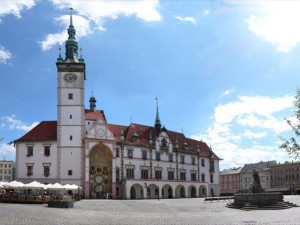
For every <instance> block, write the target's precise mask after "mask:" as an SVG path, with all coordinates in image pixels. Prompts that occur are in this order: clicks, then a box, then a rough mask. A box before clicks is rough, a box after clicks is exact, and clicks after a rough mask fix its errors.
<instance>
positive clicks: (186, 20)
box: [175, 16, 196, 24]
mask: <svg viewBox="0 0 300 225" xmlns="http://www.w3.org/2000/svg"><path fill="white" fill-rule="evenodd" d="M175 18H176V19H178V20H179V21H185V22H192V23H193V24H196V20H195V19H194V18H193V17H181V16H175Z"/></svg>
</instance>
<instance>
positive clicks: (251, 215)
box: [0, 196, 300, 225]
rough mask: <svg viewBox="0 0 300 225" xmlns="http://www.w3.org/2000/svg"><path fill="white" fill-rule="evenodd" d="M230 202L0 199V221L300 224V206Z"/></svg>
mask: <svg viewBox="0 0 300 225" xmlns="http://www.w3.org/2000/svg"><path fill="white" fill-rule="evenodd" d="M285 200H286V201H290V202H293V203H296V204H298V205H300V196H285ZM226 203H228V201H219V202H213V203H210V202H204V199H203V198H195V199H169V200H166V199H160V200H159V201H157V200H128V201H122V200H83V201H80V202H76V203H75V205H74V208H72V209H56V208H48V207H47V205H29V204H28V205H26V204H7V203H0V225H8V224H10V225H19V224H20V225H21V224H22V225H23V224H26V225H27V224H28V225H69V224H75V225H77V224H78V225H79V224H87V225H92V224H139V225H142V224H159V225H161V224H178V225H179V224H180V225H192V224H203V225H214V224H220V225H226V224H228V225H239V224H243V225H258V224H259V225H260V224H264V225H265V224H276V225H285V224H295V225H296V224H297V225H299V224H300V208H291V209H284V210H256V211H242V210H238V209H229V208H226V207H225V205H226Z"/></svg>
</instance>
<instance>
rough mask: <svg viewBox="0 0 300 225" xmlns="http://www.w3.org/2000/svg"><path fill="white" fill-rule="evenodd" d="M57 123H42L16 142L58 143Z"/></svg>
mask: <svg viewBox="0 0 300 225" xmlns="http://www.w3.org/2000/svg"><path fill="white" fill-rule="evenodd" d="M56 140H57V121H42V122H40V123H39V124H38V125H37V126H35V127H34V128H33V129H32V130H30V131H29V132H28V133H27V134H25V135H24V136H23V137H21V138H19V139H17V140H15V142H21V141H56Z"/></svg>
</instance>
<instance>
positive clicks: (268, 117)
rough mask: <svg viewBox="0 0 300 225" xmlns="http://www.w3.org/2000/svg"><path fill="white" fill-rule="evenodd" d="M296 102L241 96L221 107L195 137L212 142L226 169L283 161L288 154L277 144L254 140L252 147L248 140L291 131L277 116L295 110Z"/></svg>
mask: <svg viewBox="0 0 300 225" xmlns="http://www.w3.org/2000/svg"><path fill="white" fill-rule="evenodd" d="M293 101H294V97H291V96H288V95H286V96H283V97H278V98H270V97H262V96H254V97H249V96H240V97H238V100H237V101H234V102H229V103H227V104H224V105H221V104H220V105H218V106H217V107H216V108H215V111H214V114H213V117H212V119H213V122H212V124H211V125H210V126H209V127H208V129H207V130H206V132H202V133H200V134H195V135H193V136H192V138H195V139H198V140H204V141H205V142H207V143H209V142H210V141H211V143H212V146H213V150H214V151H215V152H216V153H217V155H218V156H219V157H220V158H223V159H224V161H222V164H221V166H222V167H223V168H229V167H233V166H243V165H244V164H245V163H250V162H252V163H253V162H258V161H262V160H272V159H277V160H279V161H280V160H281V161H284V160H286V158H287V157H288V155H287V153H286V152H285V151H283V150H281V149H280V150H279V149H278V143H273V144H272V143H271V144H270V143H269V144H268V146H266V145H264V144H262V145H260V144H259V143H258V142H257V141H255V142H253V143H252V144H251V143H250V144H249V139H259V138H263V137H266V136H267V135H268V134H272V135H274V132H277V133H280V132H283V131H286V130H290V127H289V126H288V125H287V123H286V121H284V120H283V118H279V117H276V116H275V115H274V113H278V112H281V111H283V110H286V109H289V108H291V107H293ZM249 128H256V129H259V130H260V132H257V133H254V132H253V131H251V129H249ZM241 130H242V131H241ZM261 130H263V131H261ZM269 145H270V146H269ZM272 145H274V146H272ZM245 146H247V147H245Z"/></svg>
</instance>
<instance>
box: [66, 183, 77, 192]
mask: <svg viewBox="0 0 300 225" xmlns="http://www.w3.org/2000/svg"><path fill="white" fill-rule="evenodd" d="M75 186H77V185H75ZM75 186H73V185H70V184H66V185H64V188H65V190H67V191H69V190H70V191H74V190H77V189H78V187H75Z"/></svg>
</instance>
